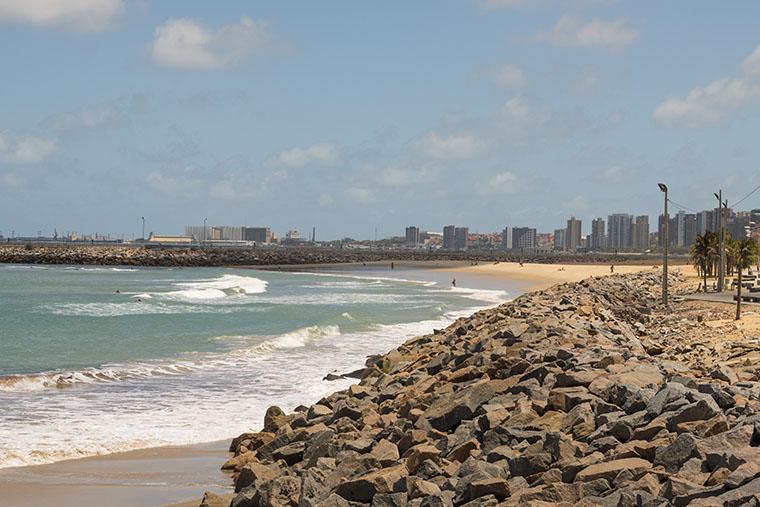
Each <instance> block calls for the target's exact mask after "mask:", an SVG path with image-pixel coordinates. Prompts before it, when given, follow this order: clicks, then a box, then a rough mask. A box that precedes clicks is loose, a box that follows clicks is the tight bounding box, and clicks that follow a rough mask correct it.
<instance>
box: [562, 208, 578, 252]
mask: <svg viewBox="0 0 760 507" xmlns="http://www.w3.org/2000/svg"><path fill="white" fill-rule="evenodd" d="M581 227H582V224H581V221H580V220H576V218H575V217H574V216H573V217H570V219H569V220H568V221H567V228H566V231H567V232H565V250H568V251H570V252H574V251H576V250H578V248H580V246H581Z"/></svg>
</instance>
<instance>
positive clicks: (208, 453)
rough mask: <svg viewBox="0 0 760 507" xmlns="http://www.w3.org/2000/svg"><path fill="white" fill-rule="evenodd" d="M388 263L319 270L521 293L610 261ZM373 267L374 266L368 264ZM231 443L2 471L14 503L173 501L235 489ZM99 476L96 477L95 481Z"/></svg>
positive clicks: (593, 272)
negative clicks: (415, 273) (406, 276)
mask: <svg viewBox="0 0 760 507" xmlns="http://www.w3.org/2000/svg"><path fill="white" fill-rule="evenodd" d="M385 264H387V263H376V264H373V265H370V266H366V265H365V266H362V265H357V264H353V265H350V266H348V265H345V264H341V265H339V266H318V269H317V270H316V271H329V272H339V271H346V272H350V273H352V274H356V273H357V272H359V271H368V272H369V276H374V275H378V274H382V275H384V276H391V277H394V275H396V277H398V278H402V277H403V273H405V272H407V273H408V272H409V270H414V269H420V270H423V269H424V270H425V272H426V273H430V274H435V275H436V276H438V277H439V279H440V280H441V281H443V283H445V280H448V279H449V277H450V276H451V277H457V279H458V283H459V285H460V286H464V287H471V288H475V287H479V288H487V289H493V288H497V287H499V286H500V285H502V284H503V283H505V282H507V281H509V282H511V283H512V285H514V284H515V282H518V285H519V287H520V291H519V292H520V293H524V292H529V291H533V290H537V289H541V288H545V287H549V286H552V285H555V284H556V283H563V282H569V281H578V280H580V279H583V278H586V277H588V276H600V275H604V274H608V273H609V271H608V270H609V266H608V265H606V264H605V265H572V264H571V265H557V264H553V265H545V264H528V263H525V264H524V265H523V267H522V268H520V267H519V264H517V263H499V264H479V265H477V266H471V265H465V264H463V263H461V262H457V261H454V262H447V263H446V264H445V265H441V263H436V264H438V265H436V266H430V265H429V263H428V262H423V263H420V262H414V263H411V264H410V263H405V262H400V263H398V264H397V268H399V269H398V270H393V271H392V272H390V271H386V269H387V266H385ZM238 267H239V266H238ZM367 267H369V268H370V269H368V270H367V269H363V268H367ZM372 268H377V269H375V270H373V269H372ZM563 268H564V269H563ZM297 269H303V270H308V268H307V267H305V266H299V267H298V268H297ZM628 269H630V270H631V271H641V270H643V269H651V266H630V267H628ZM605 270H606V271H607V273H605ZM398 275H402V276H398ZM517 295H519V294H510V298H512V297H515V296H517ZM430 331H432V330H430ZM357 366H359V365H357ZM325 373H328V372H325ZM336 387H337V386H336ZM254 423H256V424H258V423H259V422H258V421H255V422H254ZM227 447H228V444H227V442H226V441H222V442H212V443H203V444H194V445H190V446H180V447H177V446H172V447H154V448H147V449H141V450H137V451H128V452H125V453H118V454H109V455H103V456H95V457H90V458H82V459H75V460H68V461H61V462H58V463H53V464H49V465H37V466H30V467H19V468H13V469H4V470H0V489H2V490H3V491H8V492H9V493H8V495H9V496H7V498H8V499H12V500H13V502H15V503H13V502H12V503H10V504H9V505H17V506H19V507H23V506H26V505H37V504H39V503H44V502H45V501H46V500H49V499H50V498H55V499H56V501H57V502H58V504H59V505H64V506H66V505H72V506H73V505H78V504H81V503H82V502H83V501H85V500H86V502H85V503H95V502H96V501H97V500H105V499H107V500H108V502H109V504H110V505H125V506H127V505H138V504H140V505H144V504H149V505H158V504H164V505H165V504H173V503H176V502H181V501H183V500H187V499H189V498H197V496H198V495H199V493H200V492H202V491H205V490H210V491H212V492H219V493H224V492H230V491H231V489H230V488H231V481H230V479H229V478H228V477H227V476H225V475H224V474H223V473H222V472H221V471H220V466H221V464H222V463H223V462H224V461H225V460H226V459H227V457H228V456H229V455H228V453H227ZM136 467H137V468H136ZM165 470H173V471H174V472H173V473H172V474H170V476H166V475H164V474H163V472H164V471H165ZM93 476H94V477H96V480H94V481H93ZM69 498H70V500H69ZM136 498H137V499H138V500H137V501H135V499H136ZM67 502H69V503H67ZM119 502H123V503H119Z"/></svg>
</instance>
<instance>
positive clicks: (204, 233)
mask: <svg viewBox="0 0 760 507" xmlns="http://www.w3.org/2000/svg"><path fill="white" fill-rule="evenodd" d="M206 220H208V218H204V219H203V242H204V243H205V242H206V241H208V235H207V234H206Z"/></svg>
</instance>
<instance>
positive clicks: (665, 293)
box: [657, 183, 670, 309]
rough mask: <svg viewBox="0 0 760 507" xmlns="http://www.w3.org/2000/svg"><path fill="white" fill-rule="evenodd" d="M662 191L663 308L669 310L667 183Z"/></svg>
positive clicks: (662, 187) (660, 184)
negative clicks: (663, 211)
mask: <svg viewBox="0 0 760 507" xmlns="http://www.w3.org/2000/svg"><path fill="white" fill-rule="evenodd" d="M657 185H658V186H659V187H660V191H661V192H663V193H664V194H665V214H664V217H663V226H664V227H663V229H664V230H663V236H664V237H663V238H660V239H661V241H662V244H663V251H662V306H664V307H665V308H666V309H667V308H668V243H670V235H669V234H668V225H670V217H669V216H668V186H667V185H666V184H665V183H658V184H657Z"/></svg>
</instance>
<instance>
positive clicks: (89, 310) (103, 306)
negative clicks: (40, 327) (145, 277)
mask: <svg viewBox="0 0 760 507" xmlns="http://www.w3.org/2000/svg"><path fill="white" fill-rule="evenodd" d="M137 299H138V297H136V298H135V299H130V300H129V301H126V302H123V303H61V304H56V305H42V306H40V307H39V310H38V311H39V312H40V313H52V314H53V315H68V316H73V317H121V316H125V315H180V314H187V313H214V314H216V313H235V312H239V311H242V310H243V309H241V308H239V307H234V306H227V307H223V308H204V307H203V306H199V305H190V304H171V305H170V304H165V303H161V302H155V303H154V302H147V301H146V302H139V301H137ZM146 299H148V298H146ZM245 311H250V310H249V309H246V310H245Z"/></svg>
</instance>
